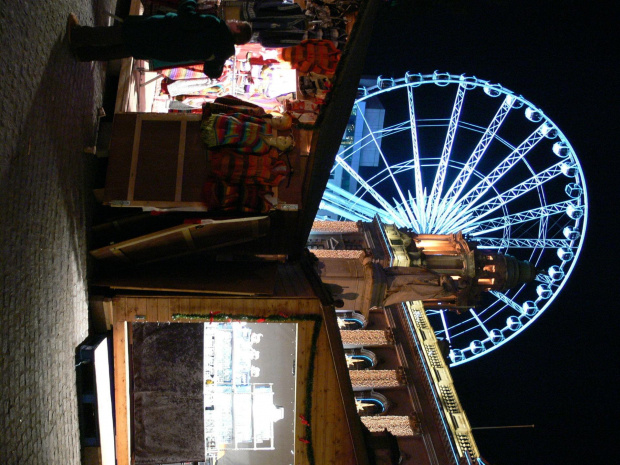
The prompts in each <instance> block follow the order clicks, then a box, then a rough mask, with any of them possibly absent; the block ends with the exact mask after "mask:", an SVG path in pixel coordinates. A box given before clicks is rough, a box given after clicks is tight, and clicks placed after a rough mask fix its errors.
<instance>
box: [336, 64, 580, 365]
mask: <svg viewBox="0 0 620 465" xmlns="http://www.w3.org/2000/svg"><path fill="white" fill-rule="evenodd" d="M430 84H434V85H436V86H439V87H448V86H450V85H458V86H460V88H462V89H463V92H465V91H469V90H473V89H476V88H482V89H483V91H484V92H485V94H487V95H488V96H489V97H491V98H496V97H500V96H504V99H505V102H509V104H510V108H509V110H511V109H512V107H513V106H514V108H515V109H521V108H523V109H524V110H525V111H526V112H527V111H530V113H533V114H534V115H535V119H536V121H538V122H540V123H541V124H540V125H539V126H538V129H537V131H538V133H536V132H534V133H532V134H534V135H535V137H536V138H538V139H539V140H540V139H542V138H543V137H547V135H548V134H549V132H553V133H554V134H555V135H554V136H553V138H555V139H557V141H558V142H561V143H562V144H563V145H562V146H563V147H565V150H566V151H567V152H568V153H569V154H570V156H569V157H567V158H566V159H567V160H569V161H570V163H571V165H572V167H574V169H575V171H576V174H575V175H574V176H573V177H574V178H575V179H576V180H577V181H578V185H579V186H580V187H581V191H580V194H579V195H578V197H577V198H576V199H575V198H571V199H569V200H568V201H571V200H575V202H576V207H578V208H582V215H581V216H580V217H578V218H577V219H576V220H575V222H574V228H575V229H576V230H578V232H579V233H580V234H579V235H578V238H577V239H571V240H570V241H569V244H570V250H571V251H572V252H574V254H573V256H572V258H571V259H569V260H566V261H565V260H561V266H560V268H559V270H560V271H561V272H562V276H563V277H562V279H561V280H560V281H559V283H557V282H555V281H551V280H550V279H547V278H544V276H543V277H541V280H542V284H553V290H552V292H551V294H550V295H549V296H548V297H545V298H544V299H541V298H538V299H537V300H536V301H535V303H536V304H538V303H539V302H541V303H542V304H541V305H542V306H541V308H538V309H537V311H536V312H534V313H533V314H532V315H528V316H526V315H525V314H524V313H521V315H519V319H520V321H521V323H520V326H519V328H518V329H517V330H514V331H513V332H511V333H509V332H506V331H503V332H506V335H505V336H504V335H503V334H502V339H501V341H500V342H499V343H492V344H490V345H488V347H487V346H486V344H484V345H485V347H484V349H483V350H482V351H481V352H479V353H474V351H473V349H472V351H471V354H470V355H469V354H468V355H467V356H466V357H465V358H464V359H462V360H455V359H453V360H452V366H457V365H460V364H463V363H466V362H468V361H471V360H474V359H477V358H479V357H481V356H482V355H485V354H487V353H490V352H491V351H493V350H495V349H497V348H498V347H500V346H503V345H504V344H505V343H507V342H508V341H510V340H513V339H514V338H515V337H516V336H517V335H518V334H521V333H522V332H523V331H524V330H525V329H526V328H528V327H529V326H530V325H531V324H532V322H533V321H535V320H537V319H538V318H539V317H540V316H541V315H542V313H544V311H545V310H546V309H547V308H548V307H549V306H550V304H551V303H552V302H553V301H554V300H555V299H556V298H557V296H558V295H559V294H560V292H561V291H562V289H563V288H564V286H565V284H566V282H567V280H568V278H569V276H570V275H571V273H572V272H573V270H574V268H575V266H576V263H577V260H578V259H579V258H580V255H581V251H582V248H583V244H584V240H585V232H586V229H587V223H588V208H587V206H588V192H587V186H586V182H585V176H584V173H583V170H582V167H581V164H580V162H579V159H578V158H577V156H576V153H575V150H574V149H573V147H572V144H571V143H570V141H569V140H568V138H567V137H566V136H565V135H564V133H563V132H562V131H561V130H560V129H559V128H558V127H557V125H556V124H555V123H553V121H552V120H551V119H550V118H549V117H547V116H546V115H545V114H544V112H542V110H541V109H540V108H538V107H537V106H535V105H534V104H533V103H531V102H530V101H528V100H526V99H525V98H523V97H522V96H520V95H517V94H515V93H514V92H512V91H510V90H508V89H506V88H504V87H503V86H501V85H500V84H496V83H492V82H490V81H484V80H481V79H478V78H476V77H473V76H466V75H453V74H449V73H441V72H438V71H436V72H434V73H432V74H424V75H423V74H419V73H418V74H412V73H406V74H405V76H404V77H402V78H399V79H393V78H383V77H381V76H379V77H378V78H377V81H376V84H375V85H372V86H369V87H361V88H360V92H359V94H360V96H359V98H358V99H357V100H356V102H355V105H356V106H358V107H359V103H360V102H365V101H367V100H369V99H371V98H374V97H378V96H380V95H382V94H385V93H387V92H392V91H395V90H407V92H408V94H409V92H411V91H412V89H417V88H419V87H422V86H426V85H430ZM418 121H420V122H423V123H424V124H428V125H429V126H430V125H435V126H437V125H438V126H443V127H446V126H448V125H450V124H452V123H453V121H452V119H451V118H439V119H431V118H420V119H419V120H415V122H416V124H417V122H418ZM530 121H534V119H531V120H530ZM405 123H406V121H404V122H403V123H397V124H395V125H394V127H391V128H388V129H390V131H391V132H390V133H389V134H386V135H385V136H384V135H383V134H379V135H377V137H378V138H383V137H390V136H392V135H393V133H394V132H396V131H404V130H408V129H410V128H407V127H406V125H405ZM410 124H411V126H413V125H414V121H411V122H410ZM402 125H405V126H402ZM420 127H424V125H420ZM459 128H464V129H469V130H471V131H477V132H482V131H483V130H484V127H483V126H476V125H471V126H470V127H467V126H466V125H465V124H463V125H462V126H459ZM412 131H413V130H412ZM370 137H371V138H372V139H373V140H374V139H375V134H374V133H372V132H371V133H370ZM532 137H533V138H534V136H532ZM493 140H498V141H499V142H501V143H503V144H504V145H505V146H506V147H508V148H510V149H511V150H518V147H515V146H514V145H511V144H510V143H509V142H508V141H502V140H501V138H499V137H498V138H497V139H496V138H495V137H494V138H493ZM382 155H383V154H382ZM431 159H432V160H433V161H434V163H437V164H439V163H442V162H441V157H428V156H427V157H420V158H419V162H423V163H426V164H427V165H428V166H432V165H433V163H432V162H431V161H430V160H431ZM523 159H524V160H525V157H524V158H523ZM411 163H413V162H412V160H405V161H403V162H401V164H400V166H399V164H396V165H390V164H389V163H388V162H387V161H385V165H386V166H385V167H383V169H382V170H380V171H379V172H378V173H376V174H375V175H373V176H372V177H371V178H370V179H368V181H372V180H373V178H376V177H377V176H379V173H381V176H383V178H382V179H381V180H379V181H378V182H377V183H376V184H373V185H372V186H370V187H372V188H374V187H375V186H378V185H380V184H381V182H384V181H386V179H387V178H388V177H391V178H392V179H393V180H394V183H395V184H397V183H396V179H395V177H394V173H393V171H395V172H396V174H400V173H401V170H402V171H403V172H404V171H410V170H413V169H415V167H414V166H409V165H408V164H411ZM456 163H459V162H457V161H455V160H449V159H448V161H446V162H445V163H444V164H445V167H444V168H445V169H453V168H454V166H455V164H456ZM427 165H425V167H427ZM461 165H462V163H461ZM558 166H559V163H558ZM335 168H336V165H335V166H334V168H333V169H335ZM550 168H551V167H550ZM529 169H530V170H531V172H532V174H533V177H535V176H536V175H538V171H537V170H536V169H535V168H533V167H531V166H529ZM474 171H475V170H474ZM556 171H557V170H556ZM474 175H476V174H475V173H474ZM477 176H478V177H479V178H480V177H481V176H483V174H482V173H478V174H477ZM544 182H546V181H543V182H542V183H541V184H539V185H537V186H536V187H535V189H536V190H537V191H538V194H537V195H538V196H539V198H540V201H539V202H540V204H541V207H540V208H541V209H544V208H546V207H547V206H548V205H549V204H548V202H547V200H546V198H545V191H544ZM494 186H495V185H492V186H491V187H493V188H495V187H494ZM397 187H398V186H397ZM364 189H365V187H364ZM361 190H362V187H361V185H360V188H359V189H358V191H361ZM356 194H357V192H356ZM409 196H410V198H411V193H410V192H409ZM515 198H517V199H518V198H519V197H515ZM360 200H362V199H361V197H360ZM401 200H402V202H401V205H399V204H398V203H397V201H396V198H394V202H395V203H394V205H395V207H392V208H393V210H392V211H395V210H396V209H398V208H400V210H401V211H403V210H404V209H405V207H406V206H407V205H406V203H407V201H408V200H407V199H405V197H404V195H402V193H401ZM441 201H443V200H441ZM568 201H567V202H568ZM551 206H552V207H554V208H559V207H557V206H555V205H551ZM497 208H504V209H505V208H506V205H500V207H497ZM472 212H475V208H474V209H472ZM519 213H521V212H519ZM526 213H527V212H526ZM434 214H435V213H434ZM507 215H508V214H507V213H506V212H504V214H503V215H501V218H504V219H505V218H506V217H507ZM541 215H542V216H541V217H540V221H538V230H539V232H540V231H543V234H545V233H546V228H547V227H548V226H549V224H548V221H549V218H551V217H553V215H554V213H541ZM456 224H459V223H458V222H457V223H456ZM535 224H536V222H534V224H533V225H535ZM533 225H532V226H529V228H531V227H533ZM552 226H554V225H552ZM508 232H510V230H508ZM504 234H507V232H506V229H505V230H504ZM545 238H546V236H545ZM483 239H484V238H483ZM504 239H506V238H505V237H504ZM550 240H551V242H550V244H551V245H549V246H548V249H549V250H551V249H557V246H555V245H553V244H554V242H553V241H554V240H557V239H554V238H551V239H550ZM500 242H501V241H500ZM509 242H510V241H506V244H509ZM543 244H544V242H543ZM524 247H525V246H524ZM504 249H505V250H506V251H508V250H510V246H509V245H505V247H504ZM513 249H514V247H513ZM531 250H532V252H531V255H530V258H532V257H535V258H536V260H537V261H540V260H542V259H543V254H544V252H545V251H546V250H547V248H546V247H545V246H543V247H541V248H540V249H537V248H536V247H532V248H531ZM535 254H538V255H535ZM539 276H540V275H539ZM537 278H538V277H537ZM523 289H524V286H522V287H521V288H520V289H518V290H515V291H513V292H507V293H506V295H504V296H503V297H500V296H498V295H494V298H495V300H494V301H493V302H492V303H491V304H490V305H488V306H487V307H485V308H484V309H482V311H481V315H483V314H484V313H485V312H486V310H487V309H489V308H491V307H494V306H498V307H499V308H498V309H496V310H494V313H493V315H491V316H490V317H488V318H489V319H490V318H491V317H493V316H495V315H496V314H498V313H500V312H502V311H504V310H505V309H507V307H510V306H511V304H510V303H509V302H511V297H510V296H512V298H516V297H517V296H518V295H519V294H520V293H521V291H523ZM513 304H514V302H513ZM513 308H514V306H513ZM472 312H475V311H474V310H472ZM439 314H440V315H443V314H442V313H441V312H440V313H439ZM442 318H443V316H442ZM471 319H475V320H480V316H479V315H478V314H477V313H472V316H471V317H470V318H469V319H468V320H464V321H469V320H471ZM485 321H488V320H485ZM480 325H481V326H482V327H483V328H484V325H483V324H482V323H480ZM455 326H456V325H455ZM506 328H508V323H507V326H506V327H504V328H503V330H505V329H506ZM474 329H477V328H471V329H470V330H467V331H471V330H474ZM467 331H465V332H467ZM436 332H437V333H441V332H442V331H441V329H437V328H436ZM446 334H448V331H447V329H446ZM487 334H488V332H487ZM490 337H491V336H490V335H489V338H488V339H489V340H490ZM486 340H487V339H484V341H486ZM477 342H480V341H477ZM472 343H473V341H472ZM465 350H467V349H465Z"/></svg>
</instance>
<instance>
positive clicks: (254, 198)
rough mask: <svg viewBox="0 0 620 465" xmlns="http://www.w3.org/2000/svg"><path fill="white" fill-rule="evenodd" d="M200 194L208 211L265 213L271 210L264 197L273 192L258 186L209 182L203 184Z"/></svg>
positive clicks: (216, 181)
mask: <svg viewBox="0 0 620 465" xmlns="http://www.w3.org/2000/svg"><path fill="white" fill-rule="evenodd" d="M202 193H203V200H204V202H205V204H206V206H207V207H208V208H209V210H218V211H236V212H245V213H266V212H268V211H269V210H271V208H272V205H271V204H270V203H269V202H268V201H267V200H266V199H265V196H266V195H267V194H273V192H272V191H271V190H270V188H268V187H265V186H261V185H258V184H239V185H231V184H228V183H227V182H224V181H218V180H209V181H207V182H205V184H204V186H203V191H202Z"/></svg>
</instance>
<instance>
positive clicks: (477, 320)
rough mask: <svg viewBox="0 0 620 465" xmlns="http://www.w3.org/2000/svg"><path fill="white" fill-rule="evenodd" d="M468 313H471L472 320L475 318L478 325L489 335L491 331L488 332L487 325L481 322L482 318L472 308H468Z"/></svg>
mask: <svg viewBox="0 0 620 465" xmlns="http://www.w3.org/2000/svg"><path fill="white" fill-rule="evenodd" d="M469 313H471V315H472V316H473V317H474V320H476V323H478V326H479V327H480V328H481V329H482V330H483V331H484V332H485V333H486V335H487V336H488V337H491V333H490V332H489V330H488V329H487V327H486V326H485V325H484V323H483V322H482V320H481V319H480V317H479V316H478V314H477V313H476V311H475V310H474V309H473V308H470V309H469Z"/></svg>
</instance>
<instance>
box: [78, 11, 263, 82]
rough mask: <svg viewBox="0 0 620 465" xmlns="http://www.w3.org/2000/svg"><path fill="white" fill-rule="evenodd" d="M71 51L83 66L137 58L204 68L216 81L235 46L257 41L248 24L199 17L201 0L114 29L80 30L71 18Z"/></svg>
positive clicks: (129, 19)
mask: <svg viewBox="0 0 620 465" xmlns="http://www.w3.org/2000/svg"><path fill="white" fill-rule="evenodd" d="M67 34H68V36H69V43H70V46H71V50H72V51H73V53H74V54H75V55H76V57H77V59H78V60H80V61H107V60H114V59H118V58H127V57H134V58H136V59H140V60H160V61H166V62H171V63H187V62H204V73H205V74H206V75H207V76H208V77H210V78H212V79H217V78H219V77H220V76H221V75H222V72H223V70H224V64H225V63H226V60H228V58H230V57H231V56H232V55H234V54H235V45H242V44H245V43H247V42H249V41H250V39H251V38H252V26H250V24H249V23H247V22H244V21H236V20H228V21H224V20H222V19H220V18H218V17H216V16H211V15H204V14H199V13H197V12H196V0H181V1H180V2H179V6H178V9H177V12H176V13H167V14H165V15H154V16H134V15H130V16H128V17H126V18H125V19H124V20H123V21H122V22H121V23H120V24H116V25H114V26H99V27H89V26H80V25H79V21H78V19H77V17H76V16H75V15H74V14H73V13H72V14H70V15H69V18H68V20H67Z"/></svg>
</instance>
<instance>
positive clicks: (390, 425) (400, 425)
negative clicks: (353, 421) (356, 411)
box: [360, 415, 419, 437]
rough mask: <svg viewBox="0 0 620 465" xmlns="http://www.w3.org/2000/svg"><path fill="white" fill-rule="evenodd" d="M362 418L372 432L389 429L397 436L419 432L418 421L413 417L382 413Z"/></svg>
mask: <svg viewBox="0 0 620 465" xmlns="http://www.w3.org/2000/svg"><path fill="white" fill-rule="evenodd" d="M360 418H361V420H362V423H364V425H365V426H366V428H368V430H369V431H370V432H371V433H381V432H383V431H385V430H388V431H389V432H390V433H392V434H393V435H394V436H397V437H403V436H416V435H418V434H419V430H418V427H417V423H416V421H415V419H414V418H413V417H408V416H397V415H381V416H373V417H360Z"/></svg>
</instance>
